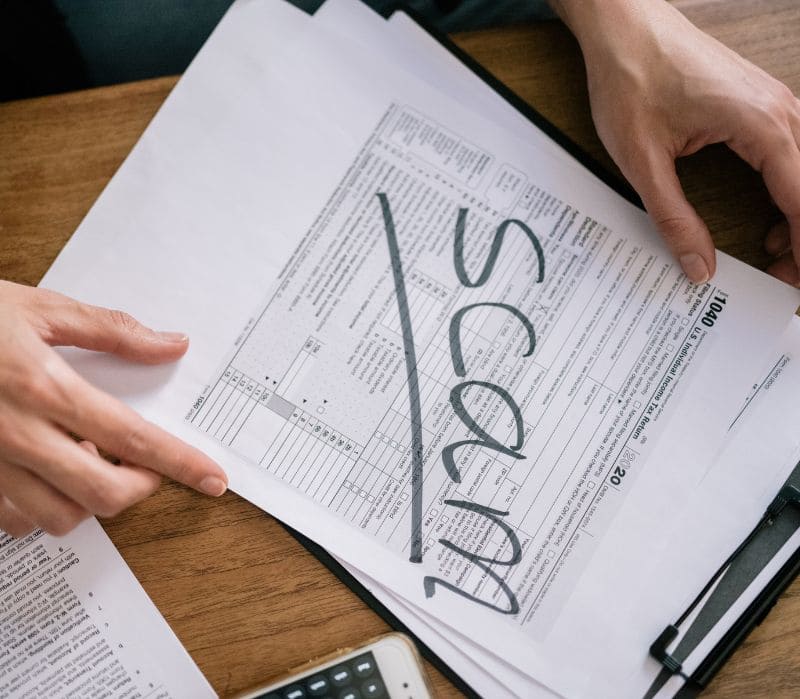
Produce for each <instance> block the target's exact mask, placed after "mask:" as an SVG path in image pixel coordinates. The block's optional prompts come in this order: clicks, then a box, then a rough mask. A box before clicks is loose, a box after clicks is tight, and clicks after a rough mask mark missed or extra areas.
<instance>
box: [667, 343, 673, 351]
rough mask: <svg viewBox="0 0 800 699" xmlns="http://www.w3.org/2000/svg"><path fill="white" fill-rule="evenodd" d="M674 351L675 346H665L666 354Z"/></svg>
mask: <svg viewBox="0 0 800 699" xmlns="http://www.w3.org/2000/svg"><path fill="white" fill-rule="evenodd" d="M674 349H675V345H667V352H672V350H674Z"/></svg>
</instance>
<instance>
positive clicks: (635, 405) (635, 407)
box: [633, 400, 642, 410]
mask: <svg viewBox="0 0 800 699" xmlns="http://www.w3.org/2000/svg"><path fill="white" fill-rule="evenodd" d="M633 407H634V409H636V410H638V409H639V408H641V407H642V403H641V401H638V400H635V401H633Z"/></svg>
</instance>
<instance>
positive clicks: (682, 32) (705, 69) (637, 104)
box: [551, 0, 800, 286]
mask: <svg viewBox="0 0 800 699" xmlns="http://www.w3.org/2000/svg"><path fill="white" fill-rule="evenodd" d="M551 4H553V6H554V8H555V9H556V11H557V12H558V13H559V14H560V15H561V17H562V18H563V19H564V21H565V22H566V23H567V24H568V25H569V27H570V28H571V29H572V30H573V32H574V33H575V35H576V37H577V38H578V41H579V42H580V45H581V49H582V51H583V54H584V59H585V62H586V72H587V77H588V83H589V94H590V99H591V105H592V116H593V118H594V122H595V126H596V127H597V132H598V134H599V136H600V138H601V140H602V141H603V144H604V145H605V147H606V149H607V150H608V152H609V153H610V155H611V157H612V158H613V159H614V161H615V162H616V163H617V165H618V166H619V167H620V169H621V170H622V173H623V174H624V175H625V177H626V178H627V179H628V180H629V181H630V183H631V184H632V185H633V187H634V189H636V191H637V192H638V193H639V195H640V196H641V198H642V201H643V202H644V205H645V208H646V209H647V211H648V212H649V214H650V216H651V217H652V218H653V220H654V222H655V224H656V226H657V227H658V229H659V231H660V232H661V234H662V235H663V237H664V239H665V241H666V243H667V245H668V246H669V247H670V249H671V250H672V252H673V253H674V254H675V256H676V258H677V259H678V260H679V261H680V264H681V266H682V268H683V270H684V271H685V272H686V275H687V276H688V277H689V279H691V280H692V281H694V282H703V281H706V280H707V279H708V278H710V276H711V275H713V274H714V270H715V256H714V245H713V242H712V240H711V236H710V235H709V231H708V228H707V227H706V225H705V224H704V223H703V221H702V219H701V218H700V217H699V216H698V214H697V212H696V211H695V209H694V208H693V207H692V205H691V204H689V202H688V201H687V200H686V197H685V195H684V193H683V190H682V188H681V185H680V182H679V180H678V177H677V175H676V173H675V159H676V158H678V157H680V156H684V155H690V154H692V153H694V152H696V151H698V150H699V149H700V148H702V147H703V146H705V145H708V144H711V143H725V144H727V145H728V146H729V147H730V148H731V149H732V150H734V151H735V152H736V153H737V154H738V155H739V156H740V157H741V158H743V159H744V160H745V161H747V162H748V163H749V164H750V165H751V166H752V167H753V168H755V169H756V170H758V171H760V172H761V173H762V176H763V178H764V182H765V183H766V185H767V188H768V189H769V192H770V194H771V195H772V198H773V200H774V201H775V203H776V204H777V206H778V207H779V208H780V209H781V211H782V212H783V214H784V216H785V217H786V220H785V221H784V222H782V223H781V224H779V225H778V226H776V227H775V228H774V229H773V230H771V231H770V232H769V234H768V235H767V238H766V241H765V245H766V248H767V251H768V252H770V253H771V254H773V255H774V256H775V257H776V259H775V261H774V262H773V263H772V265H771V266H770V267H769V269H768V271H769V272H770V273H772V274H774V275H775V276H776V277H778V278H779V279H782V280H783V281H785V282H788V283H789V284H793V285H796V286H800V274H798V266H800V101H798V100H797V99H796V98H795V96H794V95H793V94H792V92H791V91H790V90H789V89H788V88H787V87H786V86H785V85H783V84H782V83H780V82H778V81H777V80H775V79H774V78H772V77H770V76H769V75H768V74H767V73H765V72H764V71H763V70H761V69H760V68H758V67H756V66H754V65H753V64H752V63H750V62H748V61H746V60H745V59H744V58H742V57H741V56H739V55H738V54H736V53H734V52H733V51H731V50H730V49H728V48H726V47H725V46H724V45H722V44H721V43H719V42H718V41H717V40H716V39H713V38H712V37H710V36H709V35H707V34H705V33H704V32H702V31H700V30H699V29H698V28H697V27H695V26H694V25H693V24H691V23H690V22H689V21H688V20H687V19H686V18H685V17H684V16H683V15H682V14H681V13H680V12H679V11H678V10H676V9H675V8H673V7H672V6H670V5H669V4H668V3H667V2H666V1H665V0H552V3H551Z"/></svg>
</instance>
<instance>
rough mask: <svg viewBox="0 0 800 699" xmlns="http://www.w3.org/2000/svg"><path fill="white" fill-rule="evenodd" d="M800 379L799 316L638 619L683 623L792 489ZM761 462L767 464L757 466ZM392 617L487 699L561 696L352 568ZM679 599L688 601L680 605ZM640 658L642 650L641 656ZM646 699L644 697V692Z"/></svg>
mask: <svg viewBox="0 0 800 699" xmlns="http://www.w3.org/2000/svg"><path fill="white" fill-rule="evenodd" d="M798 383H800V318H797V317H796V318H795V319H794V320H793V322H792V324H791V325H790V327H789V329H788V330H787V332H786V335H785V336H784V338H783V340H782V341H781V343H780V345H779V347H778V352H777V353H776V355H775V356H774V357H773V360H770V362H769V367H768V370H767V372H766V373H765V375H764V377H763V380H762V381H760V382H758V384H757V387H756V388H755V390H754V392H753V393H751V395H749V396H748V400H747V403H746V409H745V410H743V412H742V414H741V415H740V416H739V417H738V419H737V421H736V423H735V425H734V426H733V427H732V429H731V432H730V439H729V441H728V443H727V444H726V446H725V449H724V450H723V452H722V453H721V454H720V457H719V458H718V460H717V462H716V463H715V464H714V466H713V467H712V469H711V471H710V472H709V474H708V476H707V477H706V478H705V479H704V480H703V482H702V483H701V484H700V485H698V488H697V491H696V493H695V495H694V496H693V498H692V501H691V503H690V504H689V505H688V506H687V507H686V509H685V510H684V517H683V518H682V523H681V524H680V525H679V526H677V527H676V528H675V530H674V531H673V532H672V534H671V538H670V545H669V546H668V547H666V548H665V550H664V551H662V552H660V553H659V554H658V555H654V556H653V560H654V561H657V565H656V566H655V567H654V570H653V572H652V573H651V575H650V576H649V577H650V581H649V583H648V588H647V589H652V590H655V593H654V594H653V595H652V596H647V595H642V596H641V597H640V599H639V600H637V602H636V604H635V608H634V611H633V614H634V615H635V617H636V618H638V619H640V620H642V619H648V618H649V619H652V620H653V623H654V624H656V625H657V624H659V623H661V625H662V626H664V625H665V624H666V621H665V620H667V619H669V620H672V619H674V618H675V617H676V616H677V614H676V612H679V611H681V610H682V609H683V608H684V607H685V606H686V604H687V603H688V601H689V600H691V599H692V598H693V597H694V595H695V594H696V593H697V591H698V590H699V589H701V588H702V587H703V586H704V585H705V583H706V582H707V580H708V579H709V578H710V577H711V575H712V574H713V573H714V571H715V570H716V569H717V568H718V567H719V565H720V564H721V563H722V561H723V560H724V559H725V558H726V557H727V555H728V554H729V553H730V552H731V551H732V550H733V549H735V548H736V546H737V545H738V543H739V542H740V541H741V540H743V539H744V537H745V536H746V535H747V534H748V533H749V531H750V530H751V529H752V527H753V525H754V523H755V522H756V521H758V519H759V517H760V516H761V514H762V513H763V512H764V510H765V509H766V507H767V505H768V504H769V503H770V502H771V500H772V498H773V497H774V496H775V493H777V491H778V490H779V488H780V487H781V485H782V484H783V482H784V480H785V479H786V477H787V476H788V475H789V472H790V471H791V470H792V467H793V466H794V464H796V463H797V462H798V460H800V432H798V430H797V425H798V424H800V403H798V401H797V395H796V393H797V391H796V387H797V385H798ZM754 464H758V468H754V467H753V466H754ZM698 538H700V545H699V546H698V545H695V547H694V549H693V550H694V556H695V558H694V560H692V561H691V562H690V565H687V562H686V560H685V558H684V551H685V545H686V542H689V541H696V540H697V539H698ZM799 546H800V532H798V533H796V534H795V535H794V536H793V537H792V538H791V539H790V540H789V541H787V543H786V544H785V545H784V546H783V547H782V549H781V550H780V552H779V553H778V554H777V555H776V556H775V557H774V559H773V560H772V561H771V562H770V563H769V565H768V566H766V567H765V568H764V570H763V571H762V572H761V573H760V574H759V575H758V577H757V578H755V579H754V581H753V582H752V583H751V584H750V585H749V586H748V587H747V589H746V590H745V591H744V592H743V593H742V595H741V596H740V597H739V598H738V599H737V600H736V601H735V602H734V604H732V605H731V607H730V610H729V611H728V612H727V613H726V614H725V616H724V617H723V618H722V619H720V621H719V623H718V624H716V625H715V626H714V627H713V628H712V629H711V630H710V631H709V633H708V634H707V635H706V636H705V638H704V639H703V641H702V643H700V644H698V646H697V648H696V650H695V651H693V652H692V654H690V656H689V657H688V658H687V660H686V661H684V662H683V667H684V673H686V674H691V673H692V672H694V671H695V670H696V669H697V666H698V665H699V663H700V662H701V661H702V660H703V659H704V658H705V657H706V655H707V654H708V653H709V652H710V651H711V650H712V649H713V647H714V645H715V644H716V643H717V642H718V641H719V640H720V639H721V638H722V635H723V634H724V633H725V632H726V631H727V630H728V629H729V628H730V626H731V625H732V623H733V622H734V621H735V620H736V619H737V618H738V617H739V615H741V614H742V613H743V612H744V610H745V609H746V607H747V605H748V604H749V603H750V602H752V601H753V599H755V597H756V595H757V594H758V593H759V592H760V591H761V590H762V589H763V588H764V586H765V584H766V583H767V581H768V580H769V578H770V577H771V576H773V575H774V574H775V573H776V572H777V571H778V569H779V568H780V566H781V565H783V563H785V562H786V561H787V560H788V558H789V557H790V556H791V555H792V553H794V552H795V551H796V550H797V548H798V547H799ZM348 570H349V572H350V573H351V574H353V575H355V576H356V577H357V578H358V579H359V580H360V581H361V582H362V583H363V584H364V585H365V586H366V587H367V588H368V589H369V590H370V592H372V593H373V594H374V595H376V596H377V597H378V598H379V599H380V600H381V602H382V603H383V604H385V605H386V606H387V607H388V608H389V609H390V611H391V612H392V613H394V614H395V615H396V616H398V617H399V618H400V620H401V621H402V622H403V623H405V624H406V625H407V626H409V627H410V628H411V629H413V630H414V632H415V633H416V634H417V635H418V636H419V637H420V638H421V640H422V641H423V642H424V643H426V644H427V645H428V646H429V647H431V648H432V649H433V650H434V652H435V653H436V654H437V655H438V656H439V657H440V658H442V659H443V660H444V661H445V662H446V663H447V664H448V665H449V666H450V667H451V668H452V669H453V670H454V671H455V672H456V673H458V674H459V675H460V676H461V677H462V679H464V680H465V681H466V682H467V683H468V684H469V685H470V686H471V687H472V688H473V689H475V690H476V691H477V692H478V693H479V694H480V695H481V696H486V697H552V696H556V695H555V694H554V693H552V692H551V691H549V690H547V689H546V688H545V687H542V685H541V684H539V683H537V682H536V681H535V680H533V679H532V678H531V677H529V676H527V675H525V674H524V673H522V672H519V671H518V670H516V669H515V668H513V667H510V666H509V665H508V664H506V663H503V662H502V661H500V660H499V659H498V658H497V657H496V656H494V655H493V654H492V653H490V652H487V651H486V650H485V649H484V648H482V647H481V646H480V645H478V644H476V643H475V642H474V641H473V640H472V639H469V638H466V637H462V636H459V637H457V638H456V639H454V638H453V635H452V632H450V633H448V632H447V630H446V629H442V627H441V625H440V624H439V623H438V622H437V621H436V619H434V618H432V617H430V616H429V615H428V614H426V612H425V611H424V610H423V609H420V608H417V607H414V606H412V605H409V604H408V603H407V602H405V601H404V600H402V599H401V598H399V597H397V596H396V595H393V594H392V593H391V592H389V591H388V590H386V589H385V588H383V587H382V586H379V585H377V584H376V583H375V582H374V581H372V580H370V579H369V578H367V577H366V576H364V575H363V574H362V573H361V572H360V571H358V570H356V569H354V568H352V567H351V566H348ZM660 580H668V581H670V588H671V589H670V592H671V595H666V596H665V595H664V594H663V593H664V585H663V584H662V583H660V582H659V581H660ZM676 600H682V601H681V602H678V603H676ZM639 655H641V654H639ZM634 663H635V667H636V673H637V676H638V680H637V682H638V685H639V686H641V687H644V686H647V688H648V689H650V687H651V686H652V685H651V683H652V682H653V681H654V680H655V679H656V677H657V675H658V672H659V670H660V666H659V665H657V664H656V663H654V662H653V661H652V660H651V659H650V658H649V657H637V658H632V660H631V667H634ZM682 687H683V679H682V678H680V677H679V676H677V675H676V676H675V677H673V678H672V679H671V680H670V681H669V682H666V683H665V684H664V686H663V687H662V688H661V689H660V691H659V692H658V693H654V694H651V695H650V696H658V697H671V696H674V695H675V694H676V693H677V692H678V691H679V690H680V689H681V688H682ZM639 695H640V696H643V695H644V692H640V694H639Z"/></svg>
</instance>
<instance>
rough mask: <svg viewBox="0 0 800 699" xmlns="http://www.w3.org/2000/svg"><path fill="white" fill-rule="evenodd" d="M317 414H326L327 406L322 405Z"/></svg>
mask: <svg viewBox="0 0 800 699" xmlns="http://www.w3.org/2000/svg"><path fill="white" fill-rule="evenodd" d="M317 412H318V413H319V414H320V415H322V413H324V412H325V406H324V405H320V406H319V408H317Z"/></svg>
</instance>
